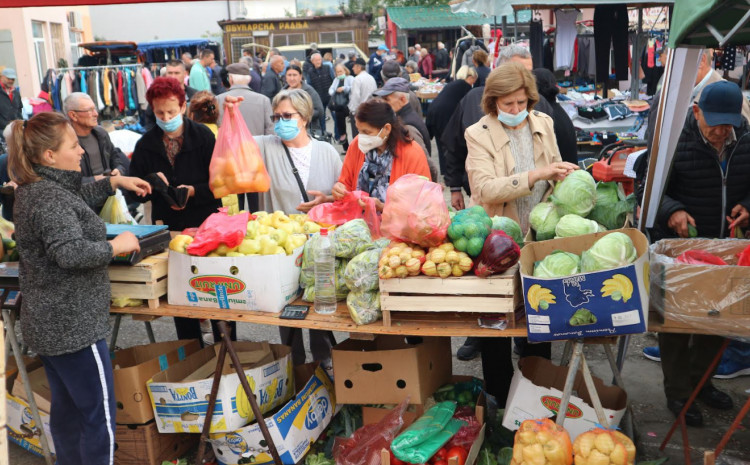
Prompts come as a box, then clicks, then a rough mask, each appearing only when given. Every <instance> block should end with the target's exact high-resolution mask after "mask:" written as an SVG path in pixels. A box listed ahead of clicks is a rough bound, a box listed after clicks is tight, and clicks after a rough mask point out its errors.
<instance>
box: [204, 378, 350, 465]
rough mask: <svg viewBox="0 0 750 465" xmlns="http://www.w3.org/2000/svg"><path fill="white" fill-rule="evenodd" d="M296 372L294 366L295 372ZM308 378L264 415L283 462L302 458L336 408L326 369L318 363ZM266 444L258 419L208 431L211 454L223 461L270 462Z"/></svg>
mask: <svg viewBox="0 0 750 465" xmlns="http://www.w3.org/2000/svg"><path fill="white" fill-rule="evenodd" d="M308 373H309V372H308ZM298 374H299V373H298V372H297V370H296V369H295V376H298ZM302 379H305V378H302ZM307 379H308V381H307V384H305V385H304V387H302V388H301V389H299V390H298V394H297V395H296V396H295V397H294V398H293V399H291V400H290V401H289V402H287V404H286V405H284V406H283V407H282V408H281V409H280V410H279V411H278V412H276V413H275V414H273V415H272V416H270V417H268V418H266V426H268V430H269V432H270V433H271V436H272V437H273V441H274V444H275V445H276V449H277V450H278V452H279V456H280V457H281V460H282V462H283V463H284V464H285V465H294V464H296V463H298V462H300V461H301V459H302V457H304V456H305V454H306V453H307V451H308V450H309V449H310V445H311V444H313V443H314V442H315V441H316V440H317V439H318V437H319V436H320V434H321V433H322V432H323V431H324V430H325V429H326V428H327V427H328V424H329V423H330V422H331V419H332V418H333V415H334V414H335V411H336V397H335V395H334V390H333V384H332V382H331V379H330V378H329V377H328V375H327V374H326V372H325V370H323V369H322V368H320V367H318V368H316V369H315V371H314V372H313V373H312V375H311V376H310V377H308V378H307ZM265 444H266V442H265V440H264V439H263V434H262V433H261V431H260V426H258V423H257V422H255V423H253V424H251V425H248V426H245V427H244V428H241V429H238V430H236V431H233V432H231V433H227V434H212V435H211V445H212V447H213V449H214V454H215V455H216V459H217V460H218V462H219V463H220V464H222V465H237V464H239V463H252V464H253V465H265V464H272V463H273V459H272V458H271V455H270V453H269V452H268V447H267V446H266V445H265Z"/></svg>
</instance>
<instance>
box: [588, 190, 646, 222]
mask: <svg viewBox="0 0 750 465" xmlns="http://www.w3.org/2000/svg"><path fill="white" fill-rule="evenodd" d="M634 208H635V195H633V194H631V195H629V196H627V197H626V196H625V191H624V190H623V189H622V186H621V185H620V184H618V183H616V182H599V183H598V184H597V185H596V205H595V206H594V209H593V210H591V213H589V219H591V220H594V221H596V222H597V223H599V224H602V225H604V227H605V228H607V229H619V228H622V227H623V225H624V224H625V219H626V218H627V216H628V213H630V212H632V211H633V209H634Z"/></svg>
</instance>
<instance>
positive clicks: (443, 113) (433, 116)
mask: <svg viewBox="0 0 750 465" xmlns="http://www.w3.org/2000/svg"><path fill="white" fill-rule="evenodd" d="M476 81H477V72H476V70H475V69H474V68H470V67H468V66H462V67H461V68H460V69H459V70H458V72H457V73H456V80H455V81H451V82H449V83H448V84H446V86H445V87H443V90H441V91H440V93H439V94H438V96H437V97H435V100H433V101H432V103H430V107H429V108H428V109H427V118H426V120H425V123H426V124H427V130H428V131H429V132H430V138H433V137H434V138H435V142H436V143H437V147H438V161H439V163H440V174H442V175H443V176H445V147H444V146H443V143H442V142H441V141H440V135H441V134H442V133H443V130H444V129H445V126H446V125H447V124H448V121H449V120H450V119H451V116H452V115H453V113H454V112H455V111H456V108H457V107H458V104H459V102H461V99H462V98H464V95H466V94H467V93H468V92H469V91H470V90H471V87H472V86H473V85H474V83H475V82H476ZM425 143H429V141H425Z"/></svg>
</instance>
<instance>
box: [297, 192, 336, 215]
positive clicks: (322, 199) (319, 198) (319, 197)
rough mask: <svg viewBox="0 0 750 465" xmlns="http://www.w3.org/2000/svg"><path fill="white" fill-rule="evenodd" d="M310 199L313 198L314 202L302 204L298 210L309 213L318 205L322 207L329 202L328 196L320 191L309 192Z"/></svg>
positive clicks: (298, 206)
mask: <svg viewBox="0 0 750 465" xmlns="http://www.w3.org/2000/svg"><path fill="white" fill-rule="evenodd" d="M307 193H308V194H309V196H310V197H313V199H312V200H310V201H309V202H305V203H301V204H299V205H297V210H299V211H301V212H303V213H307V212H309V211H310V209H311V208H312V207H314V206H316V205H320V204H321V203H326V202H328V201H329V200H328V196H327V195H325V194H324V193H322V192H320V191H307Z"/></svg>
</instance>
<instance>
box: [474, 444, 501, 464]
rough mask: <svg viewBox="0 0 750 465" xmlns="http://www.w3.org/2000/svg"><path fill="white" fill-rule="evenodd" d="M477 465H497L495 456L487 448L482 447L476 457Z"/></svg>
mask: <svg viewBox="0 0 750 465" xmlns="http://www.w3.org/2000/svg"><path fill="white" fill-rule="evenodd" d="M477 465H498V463H497V459H496V458H495V454H494V453H493V452H492V451H491V450H490V449H489V448H487V447H482V450H480V451H479V456H477Z"/></svg>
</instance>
